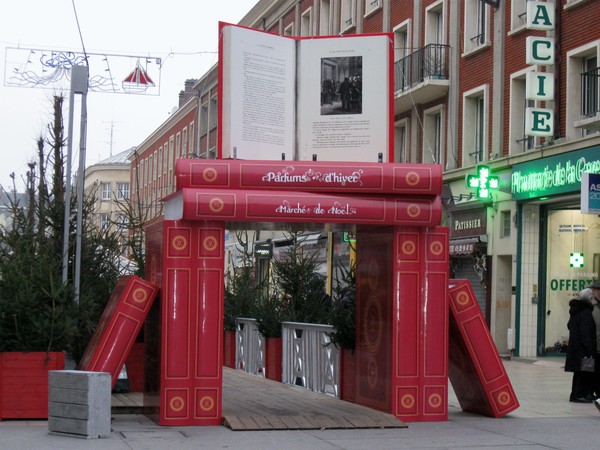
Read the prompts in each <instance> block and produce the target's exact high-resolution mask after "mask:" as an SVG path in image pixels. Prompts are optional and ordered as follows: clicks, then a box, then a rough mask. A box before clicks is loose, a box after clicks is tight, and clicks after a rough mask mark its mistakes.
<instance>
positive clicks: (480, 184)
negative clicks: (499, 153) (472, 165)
mask: <svg viewBox="0 0 600 450" xmlns="http://www.w3.org/2000/svg"><path fill="white" fill-rule="evenodd" d="M466 182H467V187H468V188H470V189H476V194H475V195H476V196H477V198H490V197H491V196H492V193H491V191H492V190H496V189H498V186H499V181H498V177H494V176H490V168H489V167H487V166H478V167H477V173H476V174H474V175H467V179H466Z"/></svg>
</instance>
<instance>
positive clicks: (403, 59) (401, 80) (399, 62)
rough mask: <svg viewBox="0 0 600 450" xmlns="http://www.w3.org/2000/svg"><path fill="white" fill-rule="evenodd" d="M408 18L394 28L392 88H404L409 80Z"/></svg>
mask: <svg viewBox="0 0 600 450" xmlns="http://www.w3.org/2000/svg"><path fill="white" fill-rule="evenodd" d="M409 36H410V20H406V21H404V22H402V23H401V24H400V25H398V26H397V27H396V28H395V29H394V62H395V67H394V77H395V79H394V90H404V89H406V88H408V86H409V84H410V83H409V80H410V40H409Z"/></svg>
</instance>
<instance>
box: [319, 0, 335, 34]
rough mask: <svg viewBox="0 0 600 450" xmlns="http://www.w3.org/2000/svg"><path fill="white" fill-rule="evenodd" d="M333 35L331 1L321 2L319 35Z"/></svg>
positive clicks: (323, 0)
mask: <svg viewBox="0 0 600 450" xmlns="http://www.w3.org/2000/svg"><path fill="white" fill-rule="evenodd" d="M331 33H332V32H331V0H321V8H320V14H319V34H320V35H321V36H329V35H330V34H331Z"/></svg>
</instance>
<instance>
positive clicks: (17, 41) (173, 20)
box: [0, 0, 257, 191]
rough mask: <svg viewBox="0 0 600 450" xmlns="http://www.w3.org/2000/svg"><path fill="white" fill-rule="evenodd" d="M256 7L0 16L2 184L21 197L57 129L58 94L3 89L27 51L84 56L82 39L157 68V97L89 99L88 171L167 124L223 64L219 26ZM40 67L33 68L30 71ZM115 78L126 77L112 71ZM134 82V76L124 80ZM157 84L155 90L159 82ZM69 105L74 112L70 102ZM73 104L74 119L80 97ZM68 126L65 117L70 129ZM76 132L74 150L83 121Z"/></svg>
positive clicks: (48, 7) (129, 2)
mask: <svg viewBox="0 0 600 450" xmlns="http://www.w3.org/2000/svg"><path fill="white" fill-rule="evenodd" d="M73 3H74V4H75V9H76V11H77V17H78V19H79V26H80V29H81V37H80V33H79V30H78V26H77V20H76V17H75V12H74V9H73ZM256 3H257V0H221V1H216V2H205V1H191V0H169V1H166V2H142V1H134V0H120V1H117V0H105V1H104V2H92V1H89V0H85V1H84V0H30V1H26V2H10V3H7V4H4V5H3V7H2V10H3V11H2V14H0V46H1V47H0V62H1V67H2V83H1V85H0V184H1V185H2V186H4V187H5V188H10V187H11V178H10V173H11V172H14V173H15V174H16V178H17V181H18V190H19V191H21V190H22V186H23V183H22V181H21V180H22V178H24V175H25V172H26V171H27V163H28V162H29V161H33V160H35V159H36V157H35V155H36V144H35V143H36V140H37V138H38V137H39V136H40V134H41V133H43V132H45V130H46V129H47V125H48V123H49V122H50V120H51V119H52V117H51V108H52V104H51V103H52V100H51V99H52V96H53V95H54V93H55V90H54V89H40V88H31V87H13V86H7V84H11V83H12V81H11V83H7V79H8V78H10V79H11V80H14V78H11V77H12V76H13V75H12V74H14V73H15V71H14V68H15V67H17V66H19V65H20V64H22V63H23V61H20V60H21V59H22V58H23V57H25V61H26V60H27V58H26V56H27V55H28V54H29V52H28V49H42V50H54V51H57V50H71V51H75V52H82V39H83V45H84V46H85V50H86V51H87V52H88V53H95V54H110V55H116V56H117V59H118V60H119V61H129V59H127V58H125V59H121V55H131V56H144V57H147V56H151V57H153V58H161V66H160V67H161V70H160V95H132V94H122V93H121V94H113V93H101V92H89V94H88V96H87V111H88V125H87V127H88V132H87V141H86V144H87V145H86V148H87V165H90V164H94V163H96V162H98V161H100V160H102V159H105V158H108V157H109V156H110V154H111V151H112V154H116V153H119V152H121V151H123V150H125V149H127V148H130V147H132V146H135V145H138V144H140V143H141V142H142V141H143V140H144V138H146V137H147V136H148V135H149V134H150V133H151V132H152V131H154V130H155V129H156V128H157V127H158V126H159V125H160V124H162V123H163V122H164V121H165V120H166V119H167V118H168V116H169V114H170V112H171V111H172V110H173V108H174V107H176V105H177V103H178V93H179V91H181V90H182V89H183V87H184V81H185V80H186V79H188V78H199V77H200V76H202V75H203V74H204V73H205V72H206V70H207V69H208V68H210V67H211V66H212V65H213V64H215V63H216V62H217V53H216V52H217V50H218V22H219V21H224V22H230V23H238V22H239V21H240V20H241V19H242V17H243V16H244V15H246V13H247V12H249V11H250V9H251V8H252V7H253V6H254V5H255V4H256ZM159 5H160V6H159ZM37 54H38V53H36V54H35V55H37ZM7 56H8V58H7ZM131 61H134V63H135V61H136V60H135V59H134V60H131ZM153 61H154V62H156V59H154V60H153ZM34 65H35V61H34V64H33V65H30V66H29V67H30V68H33V67H34ZM151 66H152V65H151ZM40 67H41V66H40ZM152 67H153V68H156V69H158V67H159V66H158V65H156V64H154V65H153V66H152ZM111 68H112V70H113V71H119V73H121V72H122V70H123V69H122V68H121V67H120V66H118V64H116V63H115V62H113V63H112V66H111ZM90 70H92V69H90ZM128 73H129V69H127V73H125V76H126V75H127V74H128ZM115 78H116V79H119V80H122V79H123V76H122V75H120V74H116V75H115ZM154 78H156V76H154ZM153 81H155V83H156V84H157V85H158V80H153ZM27 83H28V84H32V82H31V81H28V82H27ZM49 86H50V85H49ZM153 92H154V93H157V92H158V88H155V90H154V91H153ZM64 95H65V105H68V92H64ZM75 98H76V104H75V108H74V111H76V113H77V114H78V111H79V109H80V104H81V96H79V95H77V96H75ZM67 117H68V116H67V111H66V108H65V129H66V128H67ZM75 130H76V132H74V133H73V135H74V136H75V138H76V140H77V142H74V147H75V148H78V147H79V136H78V134H79V133H78V130H79V117H76V118H75ZM111 134H112V138H111ZM75 157H78V155H75ZM77 164H78V163H77V161H75V162H74V166H76V165H77Z"/></svg>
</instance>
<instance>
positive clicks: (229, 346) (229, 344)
mask: <svg viewBox="0 0 600 450" xmlns="http://www.w3.org/2000/svg"><path fill="white" fill-rule="evenodd" d="M223 365H224V366H226V367H231V368H232V369H235V331H224V332H223Z"/></svg>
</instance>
